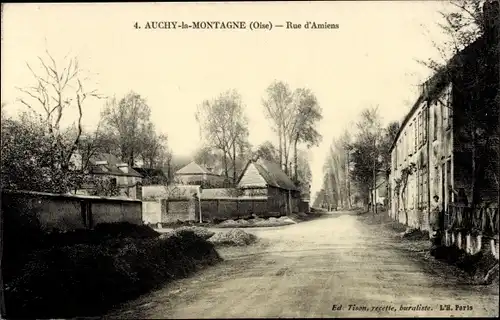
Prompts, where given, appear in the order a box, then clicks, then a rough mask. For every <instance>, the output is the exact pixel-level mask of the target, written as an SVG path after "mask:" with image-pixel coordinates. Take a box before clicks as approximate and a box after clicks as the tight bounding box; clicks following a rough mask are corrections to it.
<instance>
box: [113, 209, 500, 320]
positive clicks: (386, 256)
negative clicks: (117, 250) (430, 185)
mask: <svg viewBox="0 0 500 320" xmlns="http://www.w3.org/2000/svg"><path fill="white" fill-rule="evenodd" d="M244 230H245V231H248V232H252V233H254V234H256V235H257V236H258V237H259V238H260V239H261V240H260V242H259V243H258V244H257V245H254V246H251V247H249V248H227V249H222V250H220V252H221V255H222V256H223V257H224V258H225V261H224V262H222V263H221V264H219V265H217V266H214V267H209V268H207V269H205V270H202V271H200V272H199V273H197V274H196V275H194V276H192V277H190V278H188V279H182V280H180V281H176V282H174V283H172V284H169V285H167V286H166V287H165V288H163V289H161V290H158V291H156V292H153V293H150V294H147V295H145V296H143V297H141V298H139V299H137V300H135V301H132V302H130V303H128V304H126V305H124V306H122V307H121V308H120V309H119V310H117V311H115V312H113V313H112V314H110V316H111V317H119V318H139V317H140V318H241V317H247V318H255V317H368V316H371V317H377V316H384V317H387V316H389V317H391V316H403V317H405V316H406V317H413V316H432V315H434V316H466V317H471V316H498V292H495V290H492V288H491V287H481V286H471V285H468V284H466V283H465V281H464V279H463V278H461V277H456V276H454V275H452V274H451V272H450V270H449V268H448V267H446V266H441V265H439V264H437V265H434V264H433V265H432V266H430V265H429V264H426V263H425V262H422V261H421V260H420V259H419V258H418V257H415V256H414V255H413V256H412V255H411V254H410V253H408V252H406V251H405V250H403V249H402V248H401V245H400V244H399V243H398V241H397V240H395V239H394V238H390V237H387V236H386V234H385V233H384V232H382V231H381V230H380V227H379V226H376V225H366V224H364V223H363V222H361V221H360V219H359V217H358V216H355V215H353V214H350V213H341V212H339V213H332V214H331V215H329V216H328V217H326V218H321V219H318V220H314V221H309V222H303V223H299V224H295V225H290V226H284V227H277V228H260V229H244ZM333 305H336V309H338V308H339V307H340V306H341V309H340V310H332V308H333ZM349 305H356V310H349ZM440 305H443V306H445V305H450V307H451V311H441V310H440ZM456 305H460V306H462V307H461V309H462V310H455V309H456V308H457V307H456ZM402 306H403V308H404V307H416V308H418V309H419V310H422V311H415V310H409V311H404V310H402V309H401V307H402ZM360 308H361V309H360ZM444 308H446V307H444ZM352 309H354V308H352ZM426 309H427V311H425V310H426Z"/></svg>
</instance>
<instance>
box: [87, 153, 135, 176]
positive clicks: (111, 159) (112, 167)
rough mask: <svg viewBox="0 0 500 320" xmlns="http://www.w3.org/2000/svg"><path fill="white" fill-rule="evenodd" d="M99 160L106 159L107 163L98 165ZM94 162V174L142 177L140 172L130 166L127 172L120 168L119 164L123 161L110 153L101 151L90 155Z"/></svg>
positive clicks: (91, 160) (92, 162)
mask: <svg viewBox="0 0 500 320" xmlns="http://www.w3.org/2000/svg"><path fill="white" fill-rule="evenodd" d="M97 161H106V162H107V164H101V165H98V164H97ZM90 163H91V164H92V173H94V174H109V175H114V176H127V177H142V176H141V174H139V172H137V171H135V170H134V169H133V168H132V167H130V166H128V173H125V172H123V171H121V170H120V168H118V164H120V163H123V161H121V160H120V159H118V158H117V157H115V156H114V155H112V154H110V153H100V154H97V155H93V156H92V157H90Z"/></svg>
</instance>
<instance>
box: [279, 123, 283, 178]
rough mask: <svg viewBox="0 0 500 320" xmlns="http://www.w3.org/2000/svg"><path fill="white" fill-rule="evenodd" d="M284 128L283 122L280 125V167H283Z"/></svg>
mask: <svg viewBox="0 0 500 320" xmlns="http://www.w3.org/2000/svg"><path fill="white" fill-rule="evenodd" d="M282 131H283V130H282V129H281V124H280V125H279V127H278V140H279V141H278V144H279V152H278V153H279V156H280V168H281V169H283V140H282Z"/></svg>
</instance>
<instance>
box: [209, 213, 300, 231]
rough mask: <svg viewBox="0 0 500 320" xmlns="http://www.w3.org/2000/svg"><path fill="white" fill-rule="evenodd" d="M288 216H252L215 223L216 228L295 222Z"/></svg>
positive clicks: (273, 225) (274, 225)
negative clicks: (250, 217)
mask: <svg viewBox="0 0 500 320" xmlns="http://www.w3.org/2000/svg"><path fill="white" fill-rule="evenodd" d="M295 223H297V222H295V221H293V220H292V219H290V218H289V217H285V216H283V217H279V218H275V217H270V218H267V219H265V218H260V217H256V218H252V219H238V220H225V221H222V222H221V223H220V224H218V225H217V227H218V228H251V227H279V226H286V225H289V224H295Z"/></svg>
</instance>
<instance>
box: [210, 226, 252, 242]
mask: <svg viewBox="0 0 500 320" xmlns="http://www.w3.org/2000/svg"><path fill="white" fill-rule="evenodd" d="M256 240H257V237H256V236H255V235H253V234H251V233H247V232H245V231H243V230H240V229H233V230H230V231H221V232H217V233H216V234H215V235H214V236H213V237H211V238H210V239H208V241H210V242H211V243H213V244H214V245H216V246H247V245H249V244H252V243H254V242H255V241H256Z"/></svg>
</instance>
